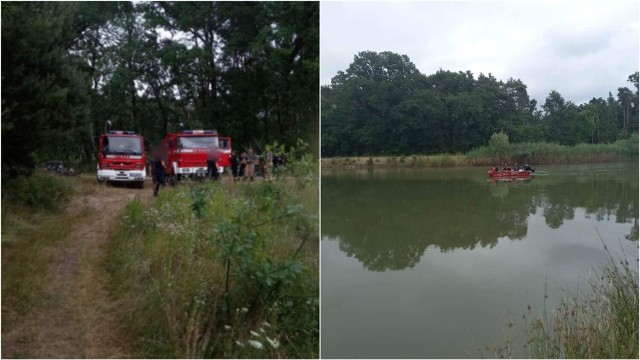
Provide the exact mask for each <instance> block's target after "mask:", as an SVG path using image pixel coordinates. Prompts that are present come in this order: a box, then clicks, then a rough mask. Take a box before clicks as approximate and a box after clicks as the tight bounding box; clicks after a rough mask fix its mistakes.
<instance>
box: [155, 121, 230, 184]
mask: <svg viewBox="0 0 640 360" xmlns="http://www.w3.org/2000/svg"><path fill="white" fill-rule="evenodd" d="M163 144H165V145H166V146H167V149H168V150H169V156H168V158H169V164H168V168H167V175H168V176H169V177H170V178H171V179H174V180H180V179H181V178H182V177H190V178H204V177H205V176H206V175H207V155H208V153H209V151H210V150H211V149H212V148H217V149H219V150H220V155H219V157H218V162H217V163H216V164H217V166H218V173H220V174H222V173H223V171H224V168H225V167H229V166H231V159H230V156H231V138H228V137H220V136H219V135H218V132H217V131H215V130H182V131H180V132H178V133H170V134H167V136H166V137H165V139H164V141H163Z"/></svg>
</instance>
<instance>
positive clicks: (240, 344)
mask: <svg viewBox="0 0 640 360" xmlns="http://www.w3.org/2000/svg"><path fill="white" fill-rule="evenodd" d="M236 345H238V346H240V347H244V344H243V343H242V342H240V340H236Z"/></svg>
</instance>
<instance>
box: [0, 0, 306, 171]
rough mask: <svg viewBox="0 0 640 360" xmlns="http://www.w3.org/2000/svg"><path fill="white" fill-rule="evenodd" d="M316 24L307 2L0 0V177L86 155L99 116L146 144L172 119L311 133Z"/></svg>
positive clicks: (245, 136) (240, 131) (241, 132)
mask: <svg viewBox="0 0 640 360" xmlns="http://www.w3.org/2000/svg"><path fill="white" fill-rule="evenodd" d="M318 26H319V7H318V4H317V3H311V2H153V3H145V2H142V3H135V4H134V3H131V2H67V3H65V2H62V3H57V2H56V3H46V2H12V3H3V4H2V50H3V51H2V52H3V59H2V144H3V145H2V152H3V161H2V171H3V174H4V175H6V176H3V181H6V178H7V177H14V176H16V175H18V174H28V173H30V172H31V171H32V169H33V168H34V167H35V165H36V164H37V163H38V162H42V161H46V160H52V159H54V158H55V159H60V160H66V161H71V162H73V163H87V162H92V161H93V158H94V156H95V152H96V150H95V146H94V137H95V136H97V135H99V134H100V133H101V132H102V131H103V130H104V126H105V122H106V120H107V119H111V120H112V122H113V128H115V129H122V130H134V131H136V132H139V133H142V134H143V135H144V136H145V137H146V139H147V140H149V142H150V143H152V144H155V143H157V142H158V141H160V140H161V139H162V138H164V136H165V134H166V133H167V132H168V131H175V130H177V124H179V123H181V122H184V123H185V124H186V125H187V126H188V127H190V128H214V129H217V130H218V132H219V133H220V134H224V135H227V136H231V137H232V138H233V140H234V144H235V146H236V147H238V148H240V147H243V146H248V145H250V144H253V143H256V142H266V143H271V142H272V141H274V140H277V141H279V142H281V143H285V144H287V145H293V144H295V142H296V141H297V139H298V138H304V139H306V140H307V141H309V140H313V141H315V139H314V136H317V134H315V135H314V133H317V130H318V129H317V123H318V115H317V114H318V91H317V86H318V83H319V81H318V54H319V39H318Z"/></svg>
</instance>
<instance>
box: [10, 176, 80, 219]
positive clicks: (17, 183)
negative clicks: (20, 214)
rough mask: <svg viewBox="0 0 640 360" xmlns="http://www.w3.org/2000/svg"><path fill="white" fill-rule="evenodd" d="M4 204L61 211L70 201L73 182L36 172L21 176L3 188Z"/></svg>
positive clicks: (30, 208)
mask: <svg viewBox="0 0 640 360" xmlns="http://www.w3.org/2000/svg"><path fill="white" fill-rule="evenodd" d="M3 190H4V191H3V197H2V202H3V205H4V204H6V205H7V206H8V208H7V210H10V209H9V207H14V208H16V207H17V208H20V207H26V208H28V209H29V210H30V211H34V210H36V211H37V210H45V211H54V212H55V211H59V210H61V209H62V207H63V206H64V205H66V204H67V203H68V201H69V200H70V198H71V195H72V193H73V184H72V183H71V182H70V180H69V179H67V178H63V177H59V176H56V175H49V174H44V173H40V172H37V173H34V174H33V175H31V176H29V177H26V176H19V177H17V178H15V179H11V180H9V181H8V182H7V185H6V187H5V188H4V189H3Z"/></svg>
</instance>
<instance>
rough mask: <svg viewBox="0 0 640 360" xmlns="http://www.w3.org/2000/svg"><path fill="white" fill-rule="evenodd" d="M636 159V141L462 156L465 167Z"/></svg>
mask: <svg viewBox="0 0 640 360" xmlns="http://www.w3.org/2000/svg"><path fill="white" fill-rule="evenodd" d="M637 156H638V137H637V136H634V137H632V138H630V139H625V140H618V141H616V142H614V143H611V144H578V145H576V146H566V145H558V144H553V143H546V142H536V143H509V144H506V145H503V146H501V147H491V146H483V147H480V148H477V149H474V150H471V151H469V152H468V153H467V154H466V157H467V161H468V164H469V165H501V164H504V163H507V164H513V163H516V162H517V163H520V164H524V163H529V164H566V163H590V162H608V161H622V160H632V159H634V158H637Z"/></svg>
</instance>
